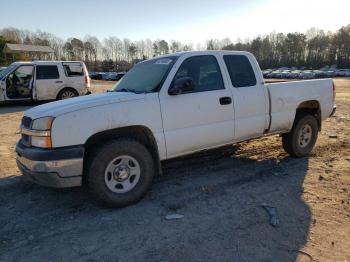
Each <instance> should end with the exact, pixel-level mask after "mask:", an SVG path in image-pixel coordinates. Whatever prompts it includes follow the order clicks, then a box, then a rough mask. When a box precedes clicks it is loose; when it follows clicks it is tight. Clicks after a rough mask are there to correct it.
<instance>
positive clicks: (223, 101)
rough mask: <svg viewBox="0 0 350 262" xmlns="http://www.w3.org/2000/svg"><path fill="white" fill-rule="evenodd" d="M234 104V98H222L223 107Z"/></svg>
mask: <svg viewBox="0 0 350 262" xmlns="http://www.w3.org/2000/svg"><path fill="white" fill-rule="evenodd" d="M231 103H232V98H231V97H229V96H224V97H220V104H221V105H229V104H231Z"/></svg>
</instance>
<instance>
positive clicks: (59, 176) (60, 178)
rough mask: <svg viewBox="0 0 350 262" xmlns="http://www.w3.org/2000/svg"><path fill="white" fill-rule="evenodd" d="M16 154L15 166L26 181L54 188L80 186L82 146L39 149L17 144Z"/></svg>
mask: <svg viewBox="0 0 350 262" xmlns="http://www.w3.org/2000/svg"><path fill="white" fill-rule="evenodd" d="M16 152H17V166H18V168H19V170H20V171H21V172H22V174H23V175H24V176H25V178H26V179H27V180H30V181H32V182H34V183H37V184H40V185H43V186H48V187H56V188H63V187H75V186H81V185H82V174H83V155H84V148H83V147H82V146H77V147H68V148H57V149H40V148H34V147H28V146H25V145H23V144H22V143H21V142H19V143H18V144H17V146H16Z"/></svg>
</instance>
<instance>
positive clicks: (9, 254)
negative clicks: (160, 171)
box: [0, 149, 311, 261]
mask: <svg viewBox="0 0 350 262" xmlns="http://www.w3.org/2000/svg"><path fill="white" fill-rule="evenodd" d="M263 150H265V152H267V150H269V149H263ZM238 151H239V150H238ZM257 154H259V152H258V151H253V152H252V151H248V152H243V153H242V152H237V151H236V154H235V155H233V156H232V152H225V154H222V151H217V150H216V151H211V152H207V153H204V154H197V155H194V156H191V157H187V158H183V159H177V160H172V161H168V162H166V163H164V175H163V176H161V177H159V178H157V179H156V181H155V184H154V186H153V188H152V190H151V192H150V193H149V194H147V196H146V197H145V198H144V199H143V200H142V201H141V202H139V203H138V204H136V205H133V206H129V207H126V208H122V209H105V208H102V207H99V206H98V205H95V204H94V203H93V202H92V201H90V200H89V197H88V194H87V192H86V191H85V190H84V189H79V188H75V189H64V190H54V189H47V188H43V187H40V186H37V185H34V184H31V183H28V182H24V181H22V179H21V178H11V179H12V180H13V182H10V178H3V179H2V180H0V191H1V195H0V211H1V212H0V224H1V225H2V228H1V229H0V260H1V261H7V260H13V259H14V258H16V259H18V260H23V259H25V260H31V259H34V260H53V261H56V260H57V261H67V260H73V259H74V260H77V261H86V260H91V261H95V260H96V261H111V260H113V261H118V260H119V259H121V260H122V261H179V260H181V261H200V260H201V261H296V260H297V259H305V260H302V261H309V260H310V259H309V257H307V256H306V255H305V254H303V253H302V252H300V250H301V249H302V248H303V246H304V245H305V244H306V242H307V239H308V233H309V227H310V223H311V214H310V209H309V207H308V205H307V204H306V203H305V202H304V201H303V199H302V194H303V182H304V178H305V176H306V174H307V169H308V158H303V159H293V158H290V157H288V156H286V155H283V154H281V156H280V157H278V159H276V158H273V157H267V158H265V159H255V156H256V155H257ZM262 206H270V207H274V208H275V210H276V211H277V219H278V221H279V223H278V225H277V226H276V227H274V226H271V225H270V224H269V214H268V213H267V212H266V210H265V209H264V208H263V207H262ZM171 213H177V214H182V215H184V217H183V218H182V219H179V220H174V221H168V220H165V216H166V215H167V214H171ZM37 247H39V248H37ZM53 247H55V248H53Z"/></svg>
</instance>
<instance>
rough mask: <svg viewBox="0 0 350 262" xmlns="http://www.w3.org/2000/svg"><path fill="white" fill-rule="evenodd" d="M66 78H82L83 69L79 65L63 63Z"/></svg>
mask: <svg viewBox="0 0 350 262" xmlns="http://www.w3.org/2000/svg"><path fill="white" fill-rule="evenodd" d="M63 68H64V71H65V73H66V76H67V77H74V76H84V69H83V65H82V64H81V63H63Z"/></svg>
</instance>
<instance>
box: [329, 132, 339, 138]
mask: <svg viewBox="0 0 350 262" xmlns="http://www.w3.org/2000/svg"><path fill="white" fill-rule="evenodd" d="M328 137H329V138H338V135H337V134H335V133H332V134H329V135H328Z"/></svg>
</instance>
